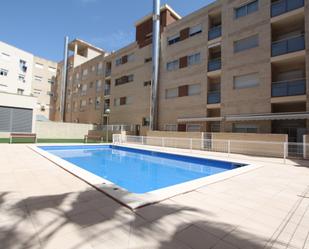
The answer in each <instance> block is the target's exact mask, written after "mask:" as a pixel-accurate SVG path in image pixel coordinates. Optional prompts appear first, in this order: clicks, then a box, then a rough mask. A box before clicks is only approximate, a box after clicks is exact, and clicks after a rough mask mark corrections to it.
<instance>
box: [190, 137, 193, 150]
mask: <svg viewBox="0 0 309 249" xmlns="http://www.w3.org/2000/svg"><path fill="white" fill-rule="evenodd" d="M192 147H193V146H192V138H190V150H192Z"/></svg>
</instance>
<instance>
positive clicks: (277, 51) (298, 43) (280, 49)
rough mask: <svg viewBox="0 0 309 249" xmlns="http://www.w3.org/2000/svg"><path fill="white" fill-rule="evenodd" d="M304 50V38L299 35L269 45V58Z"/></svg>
mask: <svg viewBox="0 0 309 249" xmlns="http://www.w3.org/2000/svg"><path fill="white" fill-rule="evenodd" d="M304 49H305V37H304V35H299V36H295V37H291V38H288V39H285V40H281V41H275V42H273V43H272V44H271V56H272V57H274V56H278V55H283V54H288V53H293V52H296V51H301V50H304Z"/></svg>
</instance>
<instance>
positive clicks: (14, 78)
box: [0, 41, 57, 132]
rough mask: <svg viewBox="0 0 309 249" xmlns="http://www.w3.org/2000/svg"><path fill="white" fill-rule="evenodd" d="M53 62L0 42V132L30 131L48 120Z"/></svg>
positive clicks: (54, 68)
mask: <svg viewBox="0 0 309 249" xmlns="http://www.w3.org/2000/svg"><path fill="white" fill-rule="evenodd" d="M56 68H57V63H55V62H51V61H48V60H45V59H41V58H38V57H36V56H34V55H33V54H30V53H28V52H26V51H23V50H21V49H18V48H16V47H14V46H11V45H9V44H6V43H4V42H1V41H0V95H1V96H0V132H12V131H14V132H31V131H33V130H34V125H35V120H36V119H37V118H38V117H40V119H49V118H50V117H49V104H50V100H51V97H50V96H51V95H52V93H51V87H50V86H51V84H53V82H54V78H55V76H56Z"/></svg>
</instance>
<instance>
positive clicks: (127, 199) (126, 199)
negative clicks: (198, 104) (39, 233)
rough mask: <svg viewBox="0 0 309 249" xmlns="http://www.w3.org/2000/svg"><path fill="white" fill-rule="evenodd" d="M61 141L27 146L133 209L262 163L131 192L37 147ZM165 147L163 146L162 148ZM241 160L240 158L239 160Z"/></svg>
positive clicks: (204, 156) (245, 171) (173, 152)
mask: <svg viewBox="0 0 309 249" xmlns="http://www.w3.org/2000/svg"><path fill="white" fill-rule="evenodd" d="M68 145H69V144H67V145H64V144H61V145H59V144H48V145H47V144H44V145H43V144H37V145H28V147H29V148H30V149H31V150H33V151H34V152H36V153H38V154H39V155H41V156H43V157H44V158H46V159H48V160H49V161H51V162H52V163H54V164H56V165H57V166H58V167H60V168H62V169H64V170H65V171H67V172H69V173H70V174H72V175H74V176H75V177H77V178H79V179H81V180H82V181H84V182H86V183H87V184H89V185H91V186H92V187H94V188H95V189H97V190H99V191H101V192H103V193H105V194H106V195H108V196H110V197H111V198H113V199H114V200H116V201H117V202H119V203H121V204H123V205H124V206H126V207H128V208H130V209H132V210H135V209H137V208H141V207H143V206H147V205H150V204H154V203H157V202H161V201H164V200H166V199H169V198H172V197H174V196H177V195H181V194H185V193H187V192H191V191H194V190H197V189H199V188H201V187H204V186H206V185H210V184H213V183H215V182H219V181H223V180H226V179H229V178H231V177H234V176H237V175H241V174H244V173H247V172H249V171H252V170H254V169H258V168H260V167H263V165H257V164H255V163H254V164H252V163H251V164H248V163H245V164H247V165H246V166H243V167H240V168H236V169H232V170H228V171H224V172H221V173H217V174H214V175H210V176H205V177H202V178H198V179H195V180H191V181H187V182H184V183H180V184H176V185H173V186H169V187H166V188H161V189H158V190H154V191H151V192H148V193H144V194H136V193H131V192H129V191H127V190H126V189H124V188H122V187H120V186H118V185H116V184H114V183H112V182H110V181H108V180H106V179H104V178H103V177H100V176H97V175H95V174H93V173H91V172H89V171H87V170H84V169H82V168H80V167H78V166H77V165H75V164H73V163H70V162H68V161H66V160H64V159H62V158H60V157H58V156H55V155H53V154H51V153H49V152H47V151H45V150H43V149H40V148H39V146H68ZM79 145H83V146H91V145H93V144H74V145H72V144H70V146H79ZM95 145H101V146H109V145H116V146H119V147H125V148H135V149H141V150H147V151H156V152H162V153H167V154H174V155H180V156H190V157H196V158H204V159H209V158H208V157H207V155H194V156H193V155H192V154H190V153H188V152H185V151H181V149H180V151H179V152H175V151H166V150H164V151H163V150H158V149H157V148H153V149H152V148H148V147H145V148H141V147H139V146H138V147H134V146H130V145H123V144H121V145H119V144H111V143H109V144H107V143H105V144H95ZM165 149H166V148H165ZM221 161H225V162H234V163H235V160H233V161H232V160H228V159H224V160H221ZM239 163H241V162H239Z"/></svg>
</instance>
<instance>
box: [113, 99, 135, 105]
mask: <svg viewBox="0 0 309 249" xmlns="http://www.w3.org/2000/svg"><path fill="white" fill-rule="evenodd" d="M131 103H132V97H120V98H115V99H114V106H120V105H128V104H131Z"/></svg>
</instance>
